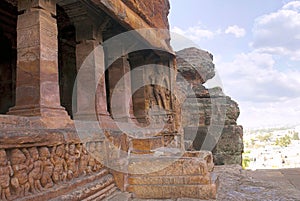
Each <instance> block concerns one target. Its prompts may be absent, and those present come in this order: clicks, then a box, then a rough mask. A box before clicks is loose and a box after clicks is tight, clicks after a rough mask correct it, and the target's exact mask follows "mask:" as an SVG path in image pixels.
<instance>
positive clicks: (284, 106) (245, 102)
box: [215, 51, 300, 127]
mask: <svg viewBox="0 0 300 201" xmlns="http://www.w3.org/2000/svg"><path fill="white" fill-rule="evenodd" d="M215 64H216V67H217V70H218V72H219V74H220V77H221V79H222V82H223V85H224V91H225V93H226V94H228V95H229V96H231V97H232V98H233V99H234V100H236V101H237V102H238V103H239V105H240V109H241V116H240V118H239V123H240V124H242V125H244V126H246V127H249V126H263V125H265V126H266V125H273V126H274V125H276V124H277V125H282V124H288V123H299V122H300V112H299V110H300V106H299V103H300V79H299V77H300V71H299V70H298V71H296V70H294V71H292V70H289V71H286V72H282V71H279V70H278V69H276V68H275V67H274V66H275V64H276V63H275V60H274V58H273V56H272V55H270V54H267V53H259V52H256V51H253V52H250V53H247V54H245V53H241V54H238V55H236V56H235V59H234V60H233V61H232V62H222V61H218V60H217V62H215Z"/></svg>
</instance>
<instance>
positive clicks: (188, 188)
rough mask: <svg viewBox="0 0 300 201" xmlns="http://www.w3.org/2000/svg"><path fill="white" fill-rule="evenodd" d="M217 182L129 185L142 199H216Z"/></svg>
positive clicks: (136, 195) (134, 193)
mask: <svg viewBox="0 0 300 201" xmlns="http://www.w3.org/2000/svg"><path fill="white" fill-rule="evenodd" d="M216 186H217V185H216V184H209V185H186V184H184V185H129V186H128V187H127V190H128V191H129V192H133V197H135V198H141V199H175V198H191V199H215V198H216V191H217V190H216V189H217V187H216Z"/></svg>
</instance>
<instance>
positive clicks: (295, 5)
mask: <svg viewBox="0 0 300 201" xmlns="http://www.w3.org/2000/svg"><path fill="white" fill-rule="evenodd" d="M282 9H284V10H296V11H297V10H299V9H300V1H291V2H289V3H287V4H286V5H284V6H283V7H282Z"/></svg>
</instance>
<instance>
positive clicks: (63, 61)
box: [57, 6, 77, 118]
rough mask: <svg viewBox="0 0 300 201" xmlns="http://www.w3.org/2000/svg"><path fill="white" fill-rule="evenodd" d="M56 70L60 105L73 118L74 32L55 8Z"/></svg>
mask: <svg viewBox="0 0 300 201" xmlns="http://www.w3.org/2000/svg"><path fill="white" fill-rule="evenodd" d="M57 25H58V70H59V91H60V102H61V105H62V106H63V107H64V108H66V110H67V112H68V114H69V115H70V116H71V118H73V112H72V93H73V87H74V83H75V79H76V74H77V70H76V30H75V27H74V25H73V23H72V22H71V21H70V19H69V17H68V15H67V14H66V13H65V12H64V10H63V9H62V8H61V7H59V6H57Z"/></svg>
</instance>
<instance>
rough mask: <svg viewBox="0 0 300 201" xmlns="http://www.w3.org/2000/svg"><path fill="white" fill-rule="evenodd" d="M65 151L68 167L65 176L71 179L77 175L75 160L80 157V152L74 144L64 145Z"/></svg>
mask: <svg viewBox="0 0 300 201" xmlns="http://www.w3.org/2000/svg"><path fill="white" fill-rule="evenodd" d="M66 151H67V152H66V154H65V158H66V163H67V167H68V172H67V178H68V179H72V178H74V177H78V176H79V173H78V163H77V160H79V158H80V153H79V152H78V150H76V147H75V145H74V144H70V145H69V146H68V145H66Z"/></svg>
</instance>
